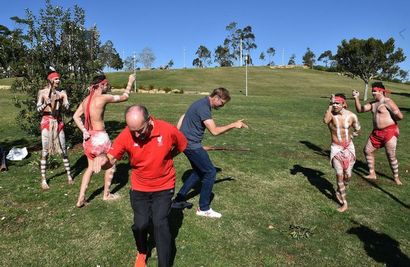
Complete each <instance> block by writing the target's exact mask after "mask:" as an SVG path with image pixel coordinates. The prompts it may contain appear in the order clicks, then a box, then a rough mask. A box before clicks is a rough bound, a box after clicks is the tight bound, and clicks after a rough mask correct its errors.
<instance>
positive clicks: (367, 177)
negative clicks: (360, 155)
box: [364, 173, 377, 180]
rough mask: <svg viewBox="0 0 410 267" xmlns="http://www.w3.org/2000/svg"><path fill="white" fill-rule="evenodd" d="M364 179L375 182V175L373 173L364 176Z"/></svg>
mask: <svg viewBox="0 0 410 267" xmlns="http://www.w3.org/2000/svg"><path fill="white" fill-rule="evenodd" d="M364 178H365V179H369V180H376V179H377V177H376V174H374V173H370V174H369V175H366V176H364Z"/></svg>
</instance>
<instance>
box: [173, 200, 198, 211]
mask: <svg viewBox="0 0 410 267" xmlns="http://www.w3.org/2000/svg"><path fill="white" fill-rule="evenodd" d="M193 206H194V204H192V203H190V202H187V201H175V200H173V201H172V203H171V208H172V209H191V208H192V207H193Z"/></svg>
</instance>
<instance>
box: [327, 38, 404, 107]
mask: <svg viewBox="0 0 410 267" xmlns="http://www.w3.org/2000/svg"><path fill="white" fill-rule="evenodd" d="M405 59H406V56H405V55H404V53H403V50H402V49H401V48H397V50H396V49H395V45H394V39H393V38H390V39H388V40H387V41H386V42H385V43H383V42H382V41H381V40H378V39H374V38H369V39H367V40H364V39H356V38H353V39H351V40H349V41H346V40H343V41H342V43H341V44H340V45H338V49H337V53H336V55H335V56H334V60H336V62H337V65H338V67H339V68H340V70H341V71H343V72H345V73H346V74H348V75H349V76H350V77H352V78H354V77H359V78H360V79H362V80H363V82H364V83H365V90H364V100H365V101H366V100H367V91H368V85H369V81H370V80H371V79H373V78H381V79H382V78H387V79H391V78H393V77H395V76H397V75H400V68H399V66H398V65H397V64H398V63H400V62H403V61H404V60H405Z"/></svg>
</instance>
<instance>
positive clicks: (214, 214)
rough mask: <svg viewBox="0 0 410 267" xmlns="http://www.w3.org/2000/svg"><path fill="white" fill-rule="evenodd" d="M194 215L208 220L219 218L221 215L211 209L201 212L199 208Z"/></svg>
mask: <svg viewBox="0 0 410 267" xmlns="http://www.w3.org/2000/svg"><path fill="white" fill-rule="evenodd" d="M196 215H198V216H204V217H209V218H221V217H222V214H220V213H219V212H216V211H214V210H213V209H211V208H210V209H209V210H206V211H202V210H200V209H199V208H197V209H196Z"/></svg>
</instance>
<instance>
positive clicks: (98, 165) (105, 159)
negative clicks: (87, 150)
mask: <svg viewBox="0 0 410 267" xmlns="http://www.w3.org/2000/svg"><path fill="white" fill-rule="evenodd" d="M115 162H117V159H116V158H114V156H112V155H111V154H101V155H99V156H97V157H95V158H94V164H93V171H94V172H95V173H99V172H100V171H101V169H103V170H108V169H109V168H111V167H112V166H114V164H115Z"/></svg>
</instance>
